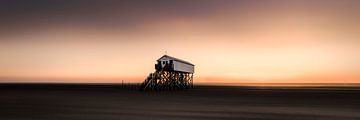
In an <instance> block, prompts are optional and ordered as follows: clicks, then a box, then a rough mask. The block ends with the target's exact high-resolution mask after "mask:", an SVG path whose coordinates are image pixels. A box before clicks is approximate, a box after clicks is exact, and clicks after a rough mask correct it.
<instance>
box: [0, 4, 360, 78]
mask: <svg viewBox="0 0 360 120" xmlns="http://www.w3.org/2000/svg"><path fill="white" fill-rule="evenodd" d="M359 6H360V1H356V0H274V1H272V0H176V1H175V0H152V1H150V0H143V1H142V0H129V1H125V0H123V1H120V0H114V1H112V0H104V1H102V0H68V1H65V0H63V1H62V0H31V1H30V0H23V1H21V0H2V1H1V2H0V82H76V83H83V82H84V83H93V82H96V83H114V82H121V81H122V80H124V81H125V82H142V81H143V80H144V79H145V77H146V76H147V75H148V74H149V73H150V72H154V64H155V62H156V59H158V58H159V57H161V56H162V55H163V54H164V53H165V51H167V53H168V55H170V56H174V57H178V58H181V59H184V60H187V61H189V62H192V63H193V64H195V76H194V77H195V83H213V82H218V83H279V82H285V83H360V7H359Z"/></svg>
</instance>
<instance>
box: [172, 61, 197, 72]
mask: <svg viewBox="0 0 360 120" xmlns="http://www.w3.org/2000/svg"><path fill="white" fill-rule="evenodd" d="M174 70H175V71H181V72H189V73H194V66H192V65H189V64H185V63H182V62H178V61H174Z"/></svg>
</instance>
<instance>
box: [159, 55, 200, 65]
mask: <svg viewBox="0 0 360 120" xmlns="http://www.w3.org/2000/svg"><path fill="white" fill-rule="evenodd" d="M164 57H168V58H170V59H172V60H175V61H178V62H182V63H185V64H189V65H192V66H195V65H194V64H192V63H190V62H188V61H185V60H181V59H179V58H175V57H171V56H168V55H163V56H162V57H160V58H159V59H158V60H160V59H161V58H164Z"/></svg>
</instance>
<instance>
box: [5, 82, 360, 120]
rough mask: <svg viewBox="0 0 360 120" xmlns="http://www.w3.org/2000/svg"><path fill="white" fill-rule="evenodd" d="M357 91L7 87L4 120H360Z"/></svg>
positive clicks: (23, 85)
mask: <svg viewBox="0 0 360 120" xmlns="http://www.w3.org/2000/svg"><path fill="white" fill-rule="evenodd" d="M359 99H360V90H359V89H358V88H357V87H351V88H344V87H329V88H326V87H295V88H294V87H290V88H289V87H251V86H246V87H245V86H204V85H202V86H195V87H194V88H193V89H188V90H182V91H145V92H144V91H139V90H137V88H136V85H81V84H77V85H71V84H29V85H27V84H5V85H4V84H3V85H0V105H1V106H0V119H1V120H122V119H133V120H148V119H155V120H158V119H163V120H217V119H219V120H220V119H221V120H240V119H241V120H358V119H360V114H359V111H360V102H359Z"/></svg>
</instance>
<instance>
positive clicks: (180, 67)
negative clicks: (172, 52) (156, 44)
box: [160, 57, 194, 73]
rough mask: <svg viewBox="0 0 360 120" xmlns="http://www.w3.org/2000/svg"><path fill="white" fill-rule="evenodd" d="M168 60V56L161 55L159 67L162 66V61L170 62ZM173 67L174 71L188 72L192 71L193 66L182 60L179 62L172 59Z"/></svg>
mask: <svg viewBox="0 0 360 120" xmlns="http://www.w3.org/2000/svg"><path fill="white" fill-rule="evenodd" d="M170 60H172V59H171V58H168V57H163V58H161V59H160V61H161V67H164V66H165V64H163V61H167V62H168V63H170ZM173 64H174V66H173V68H174V71H180V72H189V73H194V66H193V65H189V64H186V63H183V62H179V61H176V60H173Z"/></svg>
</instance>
